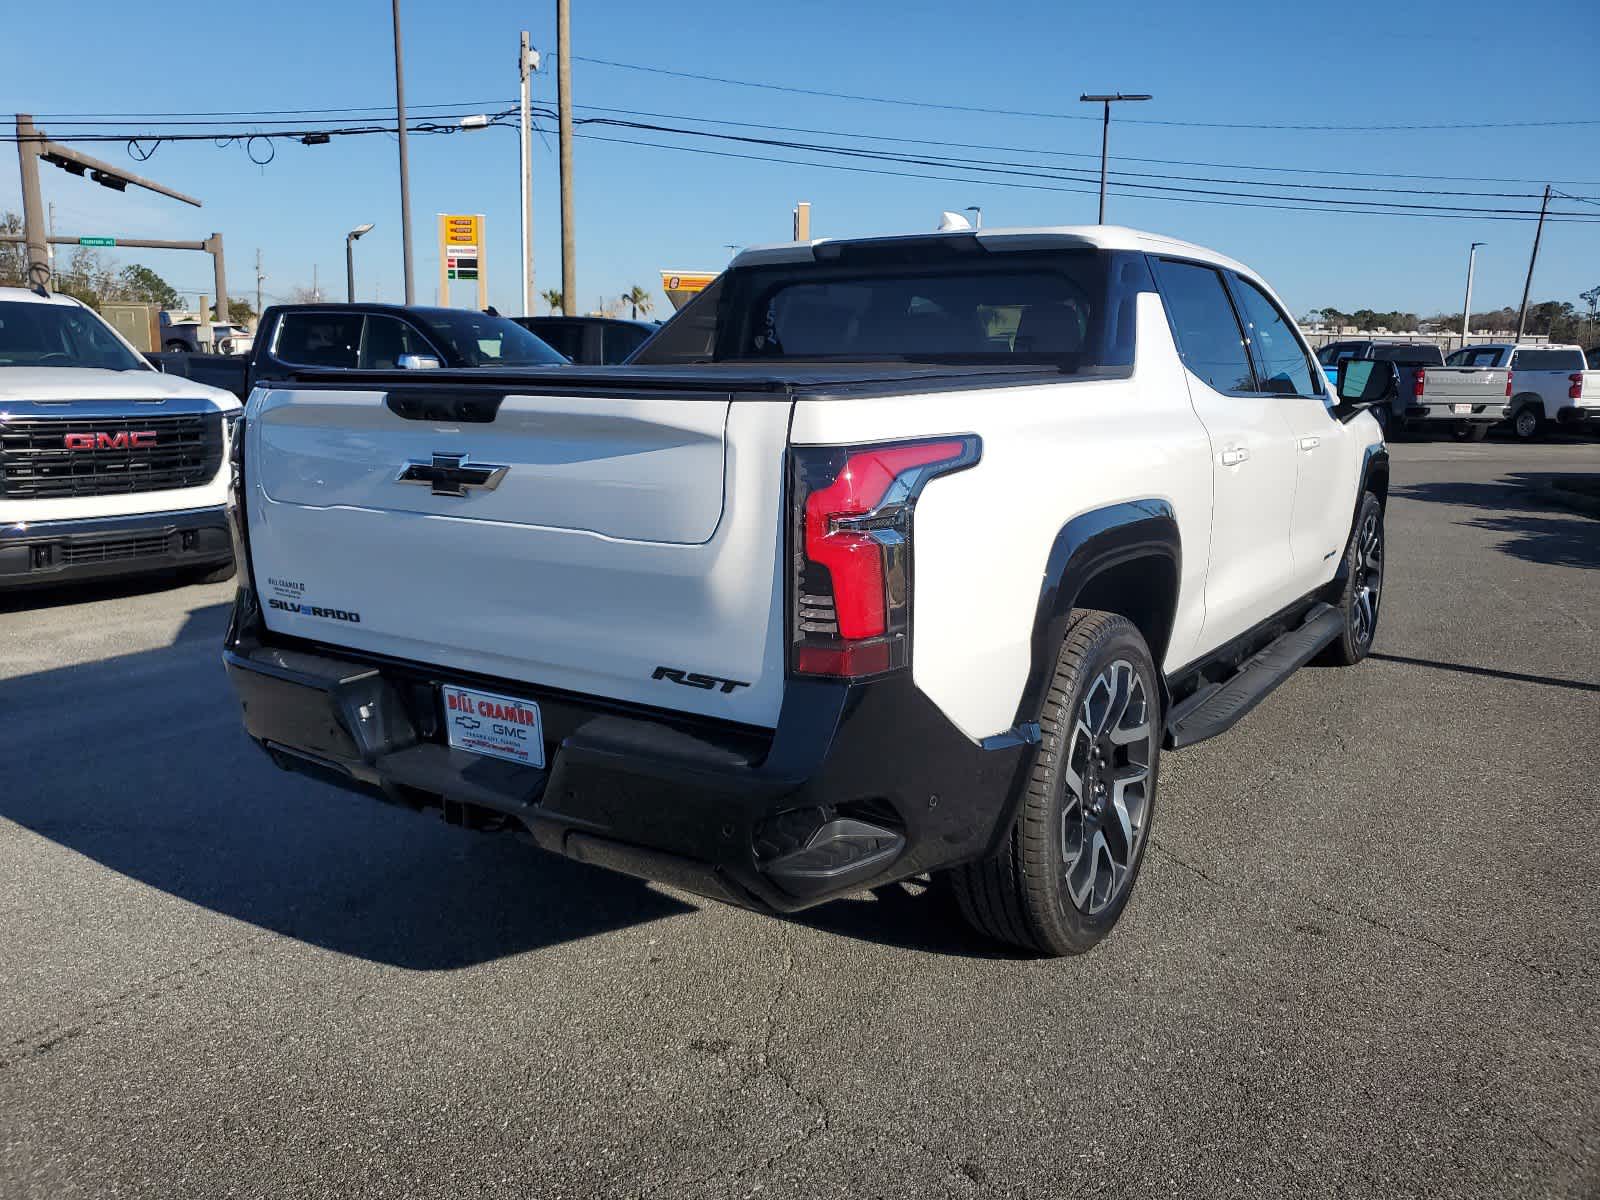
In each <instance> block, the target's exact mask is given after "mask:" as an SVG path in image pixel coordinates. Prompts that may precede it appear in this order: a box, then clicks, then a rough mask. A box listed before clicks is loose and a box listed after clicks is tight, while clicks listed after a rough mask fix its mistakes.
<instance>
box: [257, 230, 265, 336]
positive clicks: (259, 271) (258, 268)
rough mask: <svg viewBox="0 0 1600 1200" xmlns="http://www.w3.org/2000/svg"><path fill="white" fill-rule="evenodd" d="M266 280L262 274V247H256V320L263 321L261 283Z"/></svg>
mask: <svg viewBox="0 0 1600 1200" xmlns="http://www.w3.org/2000/svg"><path fill="white" fill-rule="evenodd" d="M265 278H266V276H265V275H263V274H262V273H261V247H260V246H257V247H256V320H257V321H259V320H261V281H262V280H264V279H265Z"/></svg>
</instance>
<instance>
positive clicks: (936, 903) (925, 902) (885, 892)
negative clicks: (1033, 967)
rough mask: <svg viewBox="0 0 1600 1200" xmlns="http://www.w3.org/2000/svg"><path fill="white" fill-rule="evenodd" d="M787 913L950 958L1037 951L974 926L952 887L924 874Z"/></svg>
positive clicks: (841, 932) (801, 921)
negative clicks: (992, 938) (990, 938)
mask: <svg viewBox="0 0 1600 1200" xmlns="http://www.w3.org/2000/svg"><path fill="white" fill-rule="evenodd" d="M785 919H786V920H789V921H792V922H794V923H795V924H797V925H804V926H806V927H808V928H810V929H815V930H818V931H820V932H822V933H831V934H835V935H837V936H839V937H847V938H851V939H854V940H856V941H862V942H871V943H874V944H876V945H880V946H893V947H896V948H898V949H902V950H916V951H920V952H922V953H926V954H939V955H943V956H945V957H947V958H989V959H1008V960H1009V959H1019V960H1020V959H1027V958H1032V957H1034V956H1032V955H1029V954H1026V953H1025V952H1023V951H1021V950H1016V949H1011V948H1009V947H1007V946H1004V945H1002V944H1000V943H998V942H992V941H988V940H986V939H984V938H982V937H980V936H979V935H978V934H976V933H974V932H972V929H971V927H970V926H969V925H968V924H967V923H966V921H965V920H964V919H963V918H962V916H961V913H960V911H959V910H958V909H957V907H956V901H955V897H954V896H953V895H951V894H950V891H949V889H948V888H945V887H942V886H938V885H932V886H930V885H928V884H927V883H925V882H924V881H923V880H920V879H919V880H906V881H904V882H901V883H890V884H885V885H884V886H882V887H877V888H873V889H872V891H871V892H870V893H865V894H863V895H861V896H859V897H855V896H852V897H846V898H844V899H842V900H834V901H831V902H829V903H827V904H823V905H819V906H818V907H816V908H809V909H806V910H805V911H804V912H800V913H795V914H792V915H791V916H789V917H787V918H785Z"/></svg>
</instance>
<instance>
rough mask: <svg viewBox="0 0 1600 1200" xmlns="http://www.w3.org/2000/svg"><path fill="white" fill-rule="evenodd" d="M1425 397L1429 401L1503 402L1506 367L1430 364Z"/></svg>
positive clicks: (1424, 390) (1438, 402)
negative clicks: (1441, 365) (1431, 365)
mask: <svg viewBox="0 0 1600 1200" xmlns="http://www.w3.org/2000/svg"><path fill="white" fill-rule="evenodd" d="M1424 375H1425V377H1426V378H1425V381H1424V389H1423V396H1422V398H1423V400H1425V401H1426V402H1427V403H1429V404H1443V403H1447V402H1449V403H1461V404H1504V403H1505V395H1506V371H1505V368H1504V367H1428V368H1426V370H1425V371H1424Z"/></svg>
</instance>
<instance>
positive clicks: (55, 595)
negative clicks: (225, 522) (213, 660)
mask: <svg viewBox="0 0 1600 1200" xmlns="http://www.w3.org/2000/svg"><path fill="white" fill-rule="evenodd" d="M189 582H190V577H189V576H187V575H182V574H179V573H177V572H172V571H168V572H156V573H154V574H150V575H130V576H127V577H125V578H120V579H105V580H92V581H85V582H81V583H64V584H47V585H42V586H39V587H27V588H19V589H17V590H16V591H4V592H0V614H3V613H8V612H27V611H37V610H41V609H46V608H65V607H67V606H68V605H73V604H91V603H93V602H95V601H97V600H125V599H129V598H131V597H134V596H147V595H149V594H150V593H152V592H168V591H175V590H177V589H178V588H181V587H186V586H188V584H189ZM224 625H226V622H224Z"/></svg>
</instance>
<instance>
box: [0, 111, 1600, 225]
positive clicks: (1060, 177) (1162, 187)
mask: <svg viewBox="0 0 1600 1200" xmlns="http://www.w3.org/2000/svg"><path fill="white" fill-rule="evenodd" d="M540 115H542V116H544V117H547V118H548V117H549V116H550V115H551V114H550V112H549V110H548V109H542V110H540ZM512 116H513V112H512V111H511V110H507V111H504V112H498V113H495V114H493V115H492V116H490V117H489V119H488V124H490V125H505V124H507V123H508V122H509V120H510V118H511V117H512ZM579 123H580V124H581V125H583V126H586V127H594V126H600V127H610V128H618V129H622V130H630V131H636V132H639V133H649V134H665V135H671V136H689V137H697V138H709V139H714V140H717V141H721V142H732V143H736V144H741V145H746V146H751V147H756V148H760V149H764V150H783V151H791V152H798V153H803V154H811V155H819V156H827V157H832V158H845V159H850V160H854V161H857V162H874V163H884V164H889V165H892V166H900V167H903V166H912V167H927V168H931V169H933V170H935V171H962V172H967V174H963V175H950V174H924V173H916V172H907V171H900V170H890V169H886V168H884V167H866V166H848V165H845V164H842V163H837V162H826V161H818V160H817V159H815V158H810V159H806V158H802V159H794V158H784V157H777V156H774V155H763V154H758V153H736V152H731V151H717V150H711V149H709V148H706V147H697V146H684V145H680V144H677V143H668V142H661V141H655V140H641V139H630V138H618V137H604V136H601V135H597V134H585V135H583V136H586V137H588V138H589V139H590V140H595V141H609V142H615V143H618V144H625V145H637V146H645V147H651V148H654V149H664V150H678V151H681V152H692V153H698V154H707V155H714V156H717V157H723V158H731V159H741V160H746V161H766V162H776V163H784V164H788V165H795V166H812V167H819V168H823V169H830V170H845V171H853V172H855V173H860V174H875V175H882V176H888V177H900V178H913V179H939V180H947V181H952V182H965V183H977V184H982V183H988V184H991V185H1000V186H1007V187H1013V188H1024V189H1028V190H1042V191H1060V192H1084V193H1087V192H1089V191H1091V190H1093V189H1089V188H1080V187H1064V186H1061V185H1062V184H1071V183H1087V182H1088V177H1089V176H1090V175H1091V174H1092V172H1089V171H1088V170H1086V169H1082V168H1072V167H1063V166H1058V167H1053V168H1052V167H1048V166H1044V165H1042V164H1035V163H1017V162H1011V161H1007V160H993V159H987V160H986V159H970V158H953V157H948V156H940V155H914V154H908V153H904V152H901V151H893V150H871V149H867V148H864V147H859V146H841V145H837V144H824V143H810V142H801V141H793V140H787V139H778V138H762V137H755V136H752V135H748V134H733V133H721V132H716V131H712V130H705V129H689V128H684V127H678V126H670V125H662V124H659V123H652V122H642V121H629V120H622V119H618V118H607V117H587V118H583V119H582V120H581V121H580V122H579ZM461 131H462V130H461V126H459V125H457V124H455V123H453V122H452V123H449V124H444V123H441V122H440V121H439V120H438V119H437V118H434V119H430V120H428V121H424V122H419V123H418V124H417V125H416V126H415V127H413V132H417V133H421V134H436V133H445V134H448V133H459V132H461ZM393 132H395V126H393V125H392V124H386V123H381V122H373V123H370V124H365V125H350V126H345V127H341V128H337V129H328V128H322V127H318V128H312V129H307V128H293V129H276V130H262V129H257V130H255V131H233V132H228V133H220V132H208V133H197V132H177V133H163V132H157V133H150V134H145V135H135V136H130V135H129V134H126V133H101V134H91V133H85V134H77V135H69V136H61V137H58V138H57V140H59V141H126V142H127V143H128V147H129V152H130V153H132V154H133V155H134V156H135V157H140V158H148V157H149V156H150V154H152V153H154V150H155V148H156V147H157V146H158V145H159V144H160V143H161V142H163V141H173V142H185V141H200V140H211V141H213V142H214V143H215V144H218V145H228V144H231V143H235V142H237V143H240V144H242V145H244V146H245V148H246V150H247V152H249V153H250V156H251V159H252V161H255V162H258V163H262V164H264V163H265V162H269V161H271V156H272V154H273V153H275V151H274V150H273V149H272V147H273V145H274V143H275V142H276V141H281V140H288V139H300V140H303V139H304V138H306V137H307V136H315V137H317V138H319V139H320V140H323V141H326V140H328V139H330V138H331V137H333V136H360V135H370V134H378V133H393ZM15 140H16V137H15V135H12V136H10V137H0V141H15ZM146 143H148V146H147V145H146ZM258 146H260V147H265V151H264V152H260V153H264V154H265V156H264V157H262V156H258V149H257V147H258ZM1117 174H1118V181H1117V185H1116V187H1117V190H1118V193H1119V194H1121V195H1124V196H1133V197H1137V196H1141V195H1142V196H1144V197H1145V198H1146V199H1158V200H1166V201H1171V202H1175V203H1196V204H1212V205H1221V206H1226V207H1243V208H1270V209H1283V210H1287V211H1299V212H1308V211H1310V212H1325V213H1326V212H1330V211H1331V212H1355V213H1362V214H1365V215H1378V216H1437V217H1441V218H1448V219H1456V220H1466V219H1478V220H1523V221H1526V220H1534V219H1536V217H1537V211H1536V210H1533V209H1524V208H1512V207H1504V206H1469V205H1466V204H1461V203H1446V204H1428V203H1416V202H1409V201H1399V200H1389V199H1385V198H1383V196H1382V195H1373V196H1368V197H1362V198H1356V199H1337V198H1331V197H1324V196H1305V195H1286V194H1283V193H1274V192H1260V191H1250V192H1238V191H1229V190H1222V189H1216V188H1195V187H1187V186H1182V185H1183V184H1186V183H1191V182H1209V181H1213V180H1208V179H1206V178H1203V177H1202V178H1196V177H1192V176H1163V175H1158V174H1155V173H1151V172H1118V173H1117ZM974 175H978V176H982V177H981V178H974V177H973V176H974ZM1138 178H1150V179H1172V180H1175V181H1177V182H1173V183H1141V182H1136V181H1135V179H1138ZM1029 180H1048V181H1051V182H1050V183H1032V182H1027V181H1029ZM1217 182H1227V183H1232V184H1234V185H1235V186H1246V187H1252V188H1261V187H1266V186H1274V185H1273V184H1272V183H1268V182H1265V181H1261V182H1258V181H1253V180H1220V181H1217ZM1276 186H1280V187H1302V188H1303V187H1307V186H1316V185H1299V184H1293V183H1286V182H1279V183H1277V184H1276ZM1328 186H1329V188H1331V187H1332V186H1333V185H1328ZM1340 190H1349V191H1372V189H1365V188H1360V187H1353V188H1344V189H1340ZM1377 190H1378V191H1382V189H1377ZM1402 190H1403V189H1395V191H1402ZM1419 192H1420V194H1424V195H1428V194H1438V195H1441V196H1448V195H1465V196H1476V197H1479V198H1499V197H1497V196H1496V195H1495V194H1493V193H1448V192H1442V191H1441V192H1437V193H1430V192H1427V191H1426V190H1419ZM1391 194H1392V193H1391ZM1511 198H1517V197H1515V196H1513V197H1511ZM1580 199H1581V197H1580ZM1274 201H1276V202H1278V203H1272V202H1274ZM1548 216H1549V217H1550V218H1552V219H1555V220H1559V221H1562V222H1563V223H1574V224H1595V223H1600V216H1596V215H1591V214H1589V213H1586V212H1571V211H1565V210H1558V211H1554V212H1551V213H1549V214H1548Z"/></svg>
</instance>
